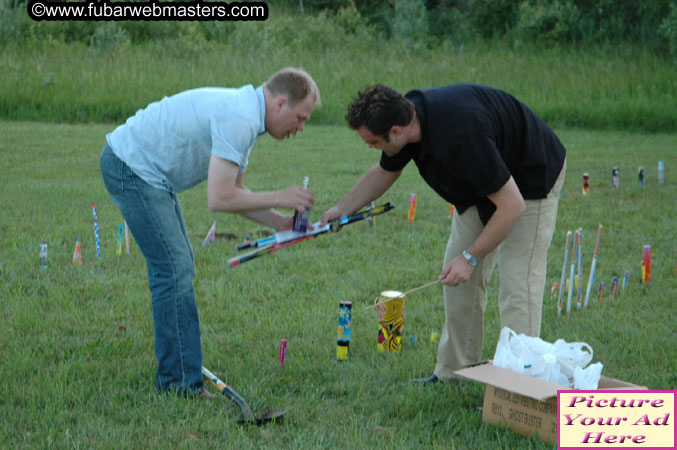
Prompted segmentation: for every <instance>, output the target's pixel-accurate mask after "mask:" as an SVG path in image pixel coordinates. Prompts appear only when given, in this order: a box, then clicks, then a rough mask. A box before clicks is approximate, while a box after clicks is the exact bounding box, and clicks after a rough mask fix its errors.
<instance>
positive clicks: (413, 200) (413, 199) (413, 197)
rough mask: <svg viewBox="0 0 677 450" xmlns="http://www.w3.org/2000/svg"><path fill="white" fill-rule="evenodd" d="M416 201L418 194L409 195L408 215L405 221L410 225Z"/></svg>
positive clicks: (414, 214) (414, 215)
mask: <svg viewBox="0 0 677 450" xmlns="http://www.w3.org/2000/svg"><path fill="white" fill-rule="evenodd" d="M417 201H418V194H411V195H410V196H409V214H408V215H407V221H408V222H409V223H412V222H413V221H414V217H416V202H417Z"/></svg>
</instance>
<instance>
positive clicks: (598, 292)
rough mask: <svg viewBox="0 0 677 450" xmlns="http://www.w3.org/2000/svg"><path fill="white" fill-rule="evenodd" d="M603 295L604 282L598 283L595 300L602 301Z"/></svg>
mask: <svg viewBox="0 0 677 450" xmlns="http://www.w3.org/2000/svg"><path fill="white" fill-rule="evenodd" d="M603 296H604V283H600V284H599V291H597V301H598V302H600V303H602V297H603Z"/></svg>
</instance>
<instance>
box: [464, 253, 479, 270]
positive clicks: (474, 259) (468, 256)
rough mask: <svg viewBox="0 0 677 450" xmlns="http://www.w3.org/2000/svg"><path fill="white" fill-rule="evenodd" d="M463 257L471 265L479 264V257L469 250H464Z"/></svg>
mask: <svg viewBox="0 0 677 450" xmlns="http://www.w3.org/2000/svg"><path fill="white" fill-rule="evenodd" d="M463 257H464V258H465V260H466V261H468V264H470V265H471V266H473V267H475V266H476V265H477V257H475V256H473V255H471V254H470V253H468V250H463Z"/></svg>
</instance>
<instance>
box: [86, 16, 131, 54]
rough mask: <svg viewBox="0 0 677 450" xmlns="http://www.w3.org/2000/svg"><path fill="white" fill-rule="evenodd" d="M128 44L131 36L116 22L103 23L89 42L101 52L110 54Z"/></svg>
mask: <svg viewBox="0 0 677 450" xmlns="http://www.w3.org/2000/svg"><path fill="white" fill-rule="evenodd" d="M127 44H129V36H128V35H127V32H126V31H125V30H123V29H122V28H120V26H119V25H117V23H116V22H101V23H100V24H99V26H98V27H96V30H95V31H94V34H92V37H91V39H90V41H89V45H90V46H91V47H92V48H93V49H94V50H96V51H99V52H110V51H112V50H115V49H117V48H119V47H122V46H124V45H127Z"/></svg>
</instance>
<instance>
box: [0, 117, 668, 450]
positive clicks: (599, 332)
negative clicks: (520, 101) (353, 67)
mask: <svg viewBox="0 0 677 450" xmlns="http://www.w3.org/2000/svg"><path fill="white" fill-rule="evenodd" d="M112 128H113V126H111V125H58V124H45V123H32V122H0V130H2V133H0V167H2V169H1V173H2V176H0V211H2V213H1V214H0V263H2V272H0V299H1V302H0V308H1V309H0V312H1V317H2V319H3V324H2V326H1V327H0V359H1V360H2V361H3V364H0V393H1V394H0V418H1V420H0V448H52V447H53V448H70V447H72V448H139V447H144V448H158V449H159V448H262V447H264V448H266V447H268V448H279V447H287V448H367V447H369V448H374V447H385V448H505V449H513V448H519V449H547V448H551V447H550V446H548V445H546V444H543V443H541V442H540V441H538V440H535V439H526V438H523V437H521V436H519V435H517V434H515V433H514V432H512V431H509V430H505V429H500V428H496V427H493V426H488V425H484V424H482V422H481V416H480V414H479V413H476V412H474V411H473V408H474V407H476V406H480V405H481V403H482V398H483V386H481V385H480V384H477V383H472V382H462V383H456V384H453V385H436V386H433V387H429V388H426V389H421V388H420V387H417V386H412V385H410V384H409V383H408V379H409V378H410V377H413V376H427V375H429V374H430V372H431V370H432V369H433V367H434V363H435V355H436V347H435V346H433V345H431V344H430V343H429V342H428V340H427V338H428V336H429V334H430V331H431V329H438V330H439V329H440V328H441V326H442V320H443V306H442V295H441V290H440V289H439V288H437V287H434V288H430V289H428V290H424V291H421V292H418V293H416V294H413V295H411V297H410V298H409V300H408V301H407V304H406V311H405V323H404V331H405V338H404V342H405V344H404V349H403V351H402V354H400V355H393V354H380V353H378V352H377V351H376V349H375V339H376V334H377V317H376V316H375V314H374V313H373V311H371V312H368V311H364V310H363V308H362V307H363V306H364V305H366V304H368V303H370V302H371V301H373V299H374V298H375V297H376V295H377V294H378V293H379V292H380V291H382V290H386V289H399V290H406V289H408V288H411V287H415V286H418V285H420V284H423V283H425V282H427V281H430V280H433V279H435V278H436V277H437V276H438V275H439V272H440V270H441V261H442V256H443V252H444V248H445V244H446V240H447V238H448V233H449V223H450V220H449V219H448V217H447V215H448V205H447V204H446V203H445V202H444V201H443V200H442V199H440V198H439V197H437V196H436V195H435V194H434V193H433V191H432V190H431V189H430V188H428V187H427V186H426V185H425V183H424V182H423V181H422V180H421V179H420V177H419V175H418V173H417V171H416V170H415V168H414V167H408V168H407V169H406V170H405V172H404V174H403V176H402V178H401V179H400V180H399V181H398V182H397V184H396V185H395V186H394V187H393V188H392V189H391V191H389V192H388V193H386V195H385V196H384V198H383V199H382V201H386V200H390V201H393V202H394V203H395V204H396V205H397V208H396V209H395V210H394V211H393V212H390V213H388V214H385V215H383V216H379V217H378V218H377V220H376V226H375V227H374V228H369V227H368V226H367V225H366V224H365V223H359V224H355V225H351V226H349V227H346V228H344V230H343V231H341V233H339V234H336V235H331V236H322V237H319V238H317V239H315V240H312V241H309V242H305V243H302V244H299V245H297V246H294V247H291V248H289V249H286V250H283V251H280V252H278V253H275V254H273V255H268V256H265V257H263V258H259V259H256V260H254V261H251V262H249V263H247V264H245V265H243V266H241V267H237V268H234V269H228V267H227V264H226V261H227V260H228V259H229V258H230V257H232V256H234V255H235V254H236V252H235V244H236V243H237V241H227V240H224V239H218V240H216V241H215V242H214V243H213V244H212V245H210V246H208V247H203V246H202V245H201V244H202V240H203V239H204V236H205V235H206V233H207V231H208V230H209V227H210V226H211V224H212V222H213V220H217V221H218V222H217V231H220V232H229V233H233V234H235V235H236V236H238V237H239V238H244V236H245V235H246V234H247V233H250V234H251V233H255V232H259V231H261V232H262V231H266V229H265V227H262V226H259V225H257V224H255V223H253V222H249V221H247V220H246V219H244V218H242V217H240V216H237V215H223V214H216V213H212V212H210V211H209V210H208V209H207V207H206V193H205V185H204V184H202V185H200V186H198V187H196V188H193V189H192V190H189V191H187V192H185V193H183V194H181V196H180V198H181V202H182V206H183V209H184V213H185V218H186V223H187V227H188V230H189V234H190V235H191V239H192V243H193V246H194V249H195V259H196V277H195V288H196V295H197V301H198V305H199V309H200V317H201V328H202V335H203V351H204V361H205V365H206V366H207V367H209V368H210V369H211V370H212V371H213V372H215V373H216V374H217V375H219V376H221V377H222V378H223V379H225V380H226V381H227V382H228V383H230V384H232V385H233V387H234V388H235V389H236V390H238V391H239V392H240V393H241V394H242V395H243V396H244V397H245V398H246V399H248V400H249V401H250V403H251V404H252V407H253V408H254V409H255V411H263V410H265V409H267V408H289V413H288V415H287V418H286V419H285V421H284V422H283V423H282V424H279V425H274V426H268V427H263V428H256V427H242V426H238V425H237V424H236V423H235V422H236V419H237V418H238V416H239V411H238V409H237V407H236V406H235V405H234V404H233V403H232V402H229V401H226V400H224V399H221V398H218V399H216V401H210V402H206V403H205V402H197V401H190V400H186V399H181V398H174V397H160V396H157V395H156V394H155V393H154V389H153V383H154V371H155V357H154V352H153V330H152V319H151V311H150V308H151V306H150V294H149V292H148V287H147V278H146V273H145V263H144V260H143V258H142V256H141V254H140V252H139V250H138V248H137V247H136V246H135V245H134V243H132V249H131V255H130V256H121V257H116V256H115V246H116V234H117V226H118V225H119V224H120V223H122V222H121V221H122V219H121V216H120V213H119V212H118V211H117V210H116V209H115V207H114V205H113V204H112V202H111V200H110V199H109V197H108V195H107V193H106V191H105V188H104V186H103V183H102V181H101V178H100V173H99V169H98V156H99V154H100V151H101V148H102V146H103V143H104V136H105V133H107V132H108V131H110V130H111V129H112ZM558 133H559V134H560V136H561V138H562V141H563V142H564V143H565V145H566V146H567V148H568V150H569V155H568V173H567V180H566V184H565V187H564V190H563V197H562V200H561V202H560V212H559V217H558V223H557V229H556V232H555V237H554V239H553V244H552V247H551V251H550V254H549V257H548V273H549V275H548V281H547V283H548V286H546V290H547V293H546V296H545V297H546V298H545V306H544V317H543V329H542V337H543V338H544V339H546V340H548V341H554V340H555V339H557V338H563V339H565V340H567V341H585V342H588V343H589V344H590V345H591V346H592V347H593V349H594V350H595V357H594V361H601V362H603V364H604V366H605V367H604V371H603V374H604V375H607V376H611V377H615V378H620V379H623V380H626V381H630V382H633V383H636V384H639V385H645V386H648V387H650V388H653V389H675V388H676V387H677V379H676V378H675V374H676V373H677V364H676V361H677V354H676V353H677V352H676V351H675V342H676V335H675V323H676V320H675V319H676V317H675V306H674V299H675V298H676V297H677V278H676V277H675V263H676V262H677V261H675V255H676V254H677V239H676V236H675V226H674V224H675V218H676V211H675V200H674V199H675V198H676V197H677V181H676V180H677V154H676V153H675V148H676V145H675V144H676V142H677V135H676V134H674V133H664V134H640V133H630V132H621V131H582V130H575V129H561V130H558ZM377 159H378V153H377V152H375V151H373V150H369V149H367V148H366V147H365V146H364V144H363V143H361V141H360V140H359V137H358V136H357V135H356V134H355V133H353V132H351V131H349V130H348V129H347V128H345V127H343V126H341V127H334V126H319V125H316V124H314V123H311V124H310V126H309V127H308V128H307V129H306V131H305V132H304V133H303V134H302V135H300V136H299V137H297V138H296V139H295V140H293V141H291V142H284V143H278V142H277V141H274V140H272V139H270V138H268V137H263V138H261V139H260V141H259V142H258V143H257V144H256V146H255V149H254V151H253V154H252V157H251V160H250V168H249V171H248V175H247V176H246V177H245V182H246V184H247V185H248V186H249V187H250V188H252V189H253V190H264V189H278V188H283V187H286V186H288V185H290V184H298V183H300V182H301V180H302V177H303V176H304V175H308V176H310V179H311V187H312V189H313V191H314V194H315V197H316V207H315V209H314V211H313V216H312V217H311V218H312V219H316V218H317V217H319V214H320V213H321V212H322V211H324V210H325V209H326V208H328V207H329V206H331V205H332V204H333V202H334V201H336V200H337V199H338V198H339V197H340V196H341V195H342V194H343V193H344V192H345V191H346V190H347V189H349V188H351V187H352V186H353V185H354V183H355V181H356V180H357V178H358V177H359V176H360V175H361V174H362V173H363V172H364V171H365V170H366V169H367V168H368V167H370V166H371V165H372V164H374V163H375V162H376V161H377ZM658 160H664V161H665V165H666V174H665V178H666V182H665V184H662V185H659V184H657V183H656V164H657V161H658ZM613 166H619V167H620V172H621V189H620V190H619V191H613V190H612V189H611V168H612V167H613ZM639 166H643V167H645V168H646V177H647V184H646V186H643V187H640V186H639V185H638V183H637V179H636V176H637V168H638V167H639ZM583 172H589V173H590V185H591V193H590V195H589V196H588V197H583V196H582V195H581V185H582V174H583ZM411 192H416V193H418V194H419V203H418V208H417V211H416V220H415V222H414V223H413V224H409V223H407V221H406V215H407V201H408V198H409V194H410V193H411ZM92 202H96V204H97V208H98V217H99V229H100V233H101V247H102V253H103V259H102V260H101V261H98V260H97V259H96V251H95V246H94V239H93V231H92V216H91V203H92ZM598 223H602V224H604V234H603V237H602V247H601V251H600V259H599V264H598V272H597V276H598V280H599V281H603V282H606V284H607V286H609V285H610V281H611V278H612V277H613V276H618V277H619V278H621V277H622V275H623V273H624V271H625V270H626V269H627V270H630V271H631V283H630V287H629V289H628V291H627V292H625V293H622V294H621V295H620V296H619V297H618V298H617V299H616V300H615V301H609V300H608V299H605V301H604V302H603V303H602V304H597V303H593V304H592V305H591V307H590V309H589V310H588V311H585V312H583V313H578V312H574V313H572V314H570V315H568V316H562V317H557V315H556V308H555V301H554V300H553V299H551V298H550V296H549V286H550V285H551V284H552V282H554V281H559V276H560V271H561V265H562V252H563V245H564V236H565V234H566V231H567V230H570V229H574V228H576V227H582V228H583V230H584V232H585V241H584V244H585V245H584V261H585V263H584V271H585V277H586V279H587V273H588V270H589V264H590V258H591V253H592V245H593V240H594V234H595V231H596V228H597V224H598ZM77 236H79V237H80V238H81V240H82V250H83V257H84V259H85V263H84V265H82V266H80V265H74V264H73V263H72V262H71V256H72V252H73V248H74V244H75V238H76V237H77ZM41 240H47V241H48V242H49V269H48V270H47V271H44V272H43V271H40V269H39V264H38V242H39V241H41ZM643 244H651V245H652V250H653V272H652V281H651V283H650V284H648V285H642V284H640V283H639V281H638V279H639V273H640V267H641V249H642V245H643ZM497 278H498V277H497V276H494V277H493V278H492V281H491V285H490V299H489V307H488V311H487V317H486V319H487V320H486V322H487V323H486V333H485V342H484V354H483V356H484V357H486V358H490V357H491V356H492V355H493V352H494V348H495V344H496V340H497V338H498V333H499V331H500V330H499V324H498V312H497V306H496V296H497V291H498V280H497ZM595 292H596V290H595ZM341 300H351V301H352V302H353V326H352V342H351V347H350V359H349V361H348V362H346V363H340V364H339V363H337V362H336V361H335V352H336V350H335V348H336V344H335V342H336V330H337V318H338V303H339V301H341ZM411 335H415V336H417V338H418V341H417V344H416V346H415V347H413V348H412V346H411V345H410V343H409V342H410V341H409V337H410V336H411ZM283 338H284V339H288V341H289V343H288V350H287V362H286V366H285V368H284V369H282V368H281V367H280V366H279V363H278V350H279V342H280V339H283Z"/></svg>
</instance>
